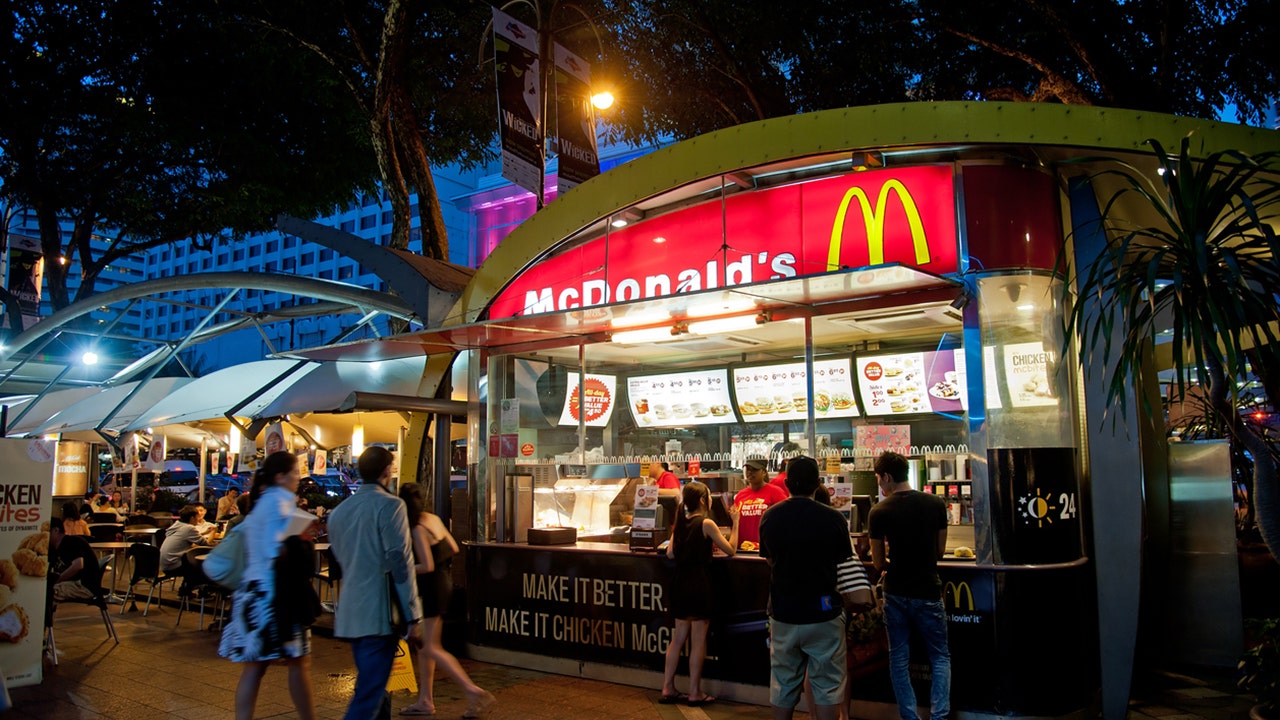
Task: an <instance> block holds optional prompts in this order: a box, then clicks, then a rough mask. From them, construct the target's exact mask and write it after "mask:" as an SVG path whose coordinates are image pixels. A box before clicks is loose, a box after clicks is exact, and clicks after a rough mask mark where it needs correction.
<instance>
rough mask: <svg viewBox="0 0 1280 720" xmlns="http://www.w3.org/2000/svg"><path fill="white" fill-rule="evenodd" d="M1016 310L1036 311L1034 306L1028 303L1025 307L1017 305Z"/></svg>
mask: <svg viewBox="0 0 1280 720" xmlns="http://www.w3.org/2000/svg"><path fill="white" fill-rule="evenodd" d="M1018 309H1019V310H1035V309H1036V306H1035V305H1032V304H1030V303H1028V304H1026V305H1019V306H1018Z"/></svg>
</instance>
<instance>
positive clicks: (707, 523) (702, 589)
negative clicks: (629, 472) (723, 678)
mask: <svg viewBox="0 0 1280 720" xmlns="http://www.w3.org/2000/svg"><path fill="white" fill-rule="evenodd" d="M681 499H682V502H681V506H680V509H679V510H677V512H676V524H675V528H674V529H673V530H672V532H671V542H670V543H669V544H668V545H667V557H668V558H671V559H673V560H675V561H676V569H675V574H674V575H673V576H672V579H671V592H670V593H668V597H670V598H671V616H672V617H673V618H674V619H675V632H673V633H672V636H671V642H670V643H669V644H668V645H667V664H666V674H665V676H664V677H663V679H662V699H661V700H660V702H663V703H673V702H679V701H680V700H687V701H688V703H689V704H690V705H709V704H711V703H713V702H715V698H713V697H711V696H710V695H707V694H706V693H704V692H702V663H703V661H705V660H706V659H707V629H708V628H709V627H710V625H711V548H712V546H713V545H714V546H715V547H718V548H720V550H721V552H723V553H724V554H726V555H732V554H733V550H734V548H736V547H737V546H738V514H737V510H736V509H735V510H734V511H733V512H732V517H733V530H732V531H731V532H730V533H729V539H727V540H726V539H725V537H724V535H721V534H720V528H718V527H716V523H715V521H714V520H712V519H711V518H710V517H709V510H710V508H711V493H710V492H709V491H708V490H707V486H706V485H703V484H702V483H700V482H698V481H697V480H692V481H690V482H689V483H688V484H686V485H685V486H684V491H683V494H682V498H681ZM685 640H689V643H690V644H689V695H688V697H687V698H686V697H685V696H682V695H681V694H680V693H679V692H678V691H677V690H676V669H677V668H678V667H679V666H680V651H681V650H683V649H684V643H685Z"/></svg>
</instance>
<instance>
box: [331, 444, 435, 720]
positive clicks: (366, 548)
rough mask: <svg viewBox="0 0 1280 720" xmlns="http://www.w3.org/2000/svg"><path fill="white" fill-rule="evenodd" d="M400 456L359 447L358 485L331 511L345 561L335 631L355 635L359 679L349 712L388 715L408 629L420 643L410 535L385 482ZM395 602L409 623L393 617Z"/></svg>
mask: <svg viewBox="0 0 1280 720" xmlns="http://www.w3.org/2000/svg"><path fill="white" fill-rule="evenodd" d="M394 461H395V457H394V456H393V455H392V454H391V451H390V450H387V449H386V448H383V447H378V446H376V445H375V446H373V447H370V448H368V449H367V450H365V451H364V452H363V453H361V454H360V459H359V460H358V461H357V466H358V467H359V470H360V480H361V485H360V489H359V490H357V491H356V492H355V494H354V495H352V496H351V497H349V498H347V499H346V500H343V501H342V503H341V504H339V505H338V506H337V507H336V508H334V509H333V512H331V513H330V514H329V542H330V550H331V551H332V553H333V556H334V558H335V559H336V560H337V562H338V566H339V567H340V568H341V569H342V581H343V585H344V586H345V587H347V588H359V592H346V593H343V596H342V602H340V603H338V608H337V613H336V616H335V618H334V623H333V635H334V637H338V638H343V639H346V640H349V641H350V642H351V654H352V657H353V658H354V660H355V665H356V687H355V693H354V695H353V696H352V698H351V704H350V705H348V706H347V714H346V715H345V718H346V720H373V719H374V718H389V717H390V716H391V698H390V696H388V695H387V690H386V688H387V679H388V678H389V677H390V676H391V664H392V662H393V661H394V659H395V655H396V648H398V647H399V645H400V636H401V634H403V636H404V637H405V639H406V640H408V641H409V646H410V647H411V648H412V649H413V650H414V651H417V650H418V649H419V648H421V647H422V624H421V622H420V621H421V619H422V612H421V606H420V604H419V602H418V585H417V582H416V581H415V579H416V578H415V573H414V572H413V541H412V540H411V539H410V535H409V520H408V513H407V512H406V511H405V506H404V503H403V502H401V501H400V499H399V498H397V497H396V496H395V495H392V494H391V491H390V490H388V489H387V483H389V482H390V480H391V468H392V464H393V463H394ZM392 603H395V605H396V608H397V609H398V611H399V614H400V617H402V618H404V621H405V622H406V623H407V625H408V628H407V629H404V628H397V627H395V626H393V625H392V613H391V606H392Z"/></svg>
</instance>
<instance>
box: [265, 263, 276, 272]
mask: <svg viewBox="0 0 1280 720" xmlns="http://www.w3.org/2000/svg"><path fill="white" fill-rule="evenodd" d="M276 268H277V265H276V261H275V260H272V261H271V262H269V263H267V267H266V270H267V272H275V271H276Z"/></svg>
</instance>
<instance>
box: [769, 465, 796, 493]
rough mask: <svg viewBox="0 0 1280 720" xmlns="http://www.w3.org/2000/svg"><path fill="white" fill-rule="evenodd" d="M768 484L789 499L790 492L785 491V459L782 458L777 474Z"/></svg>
mask: <svg viewBox="0 0 1280 720" xmlns="http://www.w3.org/2000/svg"><path fill="white" fill-rule="evenodd" d="M769 484H770V485H772V486H774V487H776V488H778V489H779V490H781V491H782V496H783V497H791V491H790V490H788V489H787V458H782V461H781V463H780V464H779V466H778V474H777V475H774V476H773V479H772V480H770V481H769Z"/></svg>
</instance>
